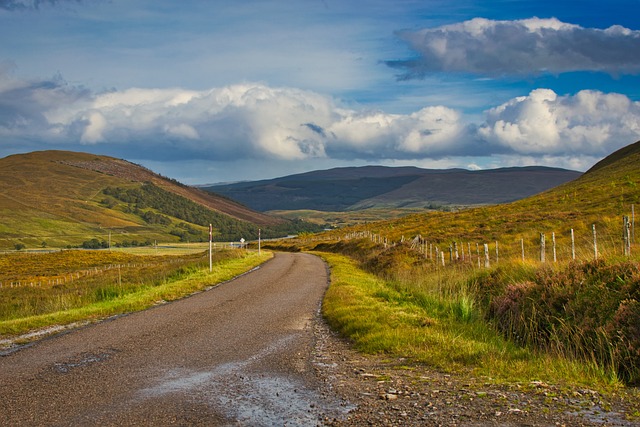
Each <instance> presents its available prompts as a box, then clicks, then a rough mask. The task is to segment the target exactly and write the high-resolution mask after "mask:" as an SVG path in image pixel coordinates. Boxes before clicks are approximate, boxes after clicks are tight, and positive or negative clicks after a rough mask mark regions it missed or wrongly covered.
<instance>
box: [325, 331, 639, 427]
mask: <svg viewBox="0 0 640 427" xmlns="http://www.w3.org/2000/svg"><path fill="white" fill-rule="evenodd" d="M315 334H316V351H315V355H314V357H315V365H316V368H315V369H316V374H317V375H318V376H319V377H320V378H321V381H322V382H323V384H324V387H325V388H326V389H327V390H330V391H331V392H332V393H335V395H337V397H338V398H340V399H342V400H343V401H346V402H349V403H351V404H352V405H353V408H352V410H351V411H350V412H349V413H348V414H347V415H346V416H344V417H341V418H340V419H333V420H331V419H325V422H326V424H327V425H331V426H336V427H338V426H639V425H640V418H638V417H637V415H638V410H639V406H640V402H639V400H638V397H639V396H640V393H639V392H638V390H637V389H633V390H627V391H624V392H622V393H620V394H617V395H613V396H602V395H601V394H600V393H598V392H596V391H594V390H588V389H567V388H566V387H565V388H562V387H558V386H555V385H551V384H545V383H543V382H537V381H536V382H531V383H528V384H509V385H504V384H497V383H496V382H495V381H491V380H490V379H488V378H478V377H473V376H471V375H468V374H451V375H450V374H445V373H442V372H437V371H432V370H430V369H429V368H428V367H426V366H424V365H419V364H414V363H409V362H408V361H406V360H403V359H393V358H389V357H385V356H380V355H373V356H372V355H363V354H361V353H358V352H357V351H355V350H354V349H353V348H352V347H351V345H350V344H349V342H348V341H347V340H345V339H343V338H340V337H339V336H338V335H337V334H336V333H334V332H332V331H331V330H330V329H329V328H328V326H327V325H326V323H325V322H324V321H323V320H322V319H318V321H317V322H316V326H315ZM634 411H635V415H636V418H635V419H628V416H627V415H628V414H634Z"/></svg>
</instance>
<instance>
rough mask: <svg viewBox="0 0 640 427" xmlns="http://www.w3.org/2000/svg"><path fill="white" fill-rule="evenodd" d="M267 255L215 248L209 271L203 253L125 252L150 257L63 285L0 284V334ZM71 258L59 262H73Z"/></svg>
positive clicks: (118, 308) (132, 304)
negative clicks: (162, 255) (178, 254)
mask: <svg viewBox="0 0 640 427" xmlns="http://www.w3.org/2000/svg"><path fill="white" fill-rule="evenodd" d="M38 256H40V257H42V258H40V261H41V262H40V263H39V264H40V265H48V263H47V262H46V261H47V256H46V255H45V254H41V255H38ZM87 256H89V255H87ZM109 256H114V257H116V258H115V259H120V260H121V259H122V258H118V257H121V256H122V254H111V255H110V254H109V253H106V252H102V253H101V257H102V258H100V259H101V260H102V262H104V260H105V258H107V259H108V257H109ZM270 256H272V255H271V254H270V253H269V252H266V251H263V253H262V255H258V254H257V253H255V252H247V251H244V250H225V251H220V252H217V253H214V266H213V267H214V268H213V271H212V272H211V273H210V272H209V268H208V267H209V265H208V256H206V254H205V253H199V254H191V255H186V256H173V257H160V258H161V259H158V257H149V258H146V257H141V256H128V257H127V259H135V260H138V261H153V262H152V263H151V264H146V263H140V264H139V265H140V266H132V267H129V268H122V267H121V268H114V269H109V270H104V271H102V272H101V273H100V274H96V275H92V276H86V277H81V278H80V279H78V280H74V281H71V282H69V283H66V284H64V285H54V286H45V287H30V286H22V287H13V288H10V287H3V288H2V289H0V335H17V334H21V333H24V332H27V331H29V330H31V329H35V328H42V327H47V326H51V325H59V324H66V323H71V322H77V321H81V320H87V319H96V318H103V317H106V316H111V315H114V314H121V313H126V312H130V311H136V310H142V309H145V308H147V307H150V306H152V305H154V304H157V303H159V302H163V301H170V300H174V299H177V298H181V297H184V296H186V295H189V294H190V293H192V292H195V291H198V290H201V289H204V288H205V287H207V286H211V285H214V284H216V283H219V282H222V281H225V280H229V279H231V278H232V277H234V276H236V275H238V274H241V273H243V272H245V271H247V270H249V269H251V268H252V267H254V266H256V265H258V264H260V263H262V262H264V261H266V260H267V259H268V258H269V257H270ZM131 257H133V258H131ZM25 259H26V258H25ZM72 262H73V261H72V260H70V261H69V263H70V264H66V267H64V268H73V264H71V263H72ZM86 262H87V260H86V259H83V257H82V256H81V255H79V256H78V259H77V264H76V265H75V266H76V267H78V266H81V267H82V268H85V267H86ZM50 268H51V270H50V271H49V272H50V274H56V272H55V268H54V267H50ZM58 268H62V266H61V265H59V266H58Z"/></svg>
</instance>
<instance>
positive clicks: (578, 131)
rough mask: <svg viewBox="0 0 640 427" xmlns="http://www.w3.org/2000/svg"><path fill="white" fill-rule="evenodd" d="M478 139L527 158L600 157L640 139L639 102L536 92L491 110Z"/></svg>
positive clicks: (620, 97) (614, 96) (617, 97)
mask: <svg viewBox="0 0 640 427" xmlns="http://www.w3.org/2000/svg"><path fill="white" fill-rule="evenodd" d="M478 133H479V135H480V136H481V137H482V138H483V139H484V140H486V141H489V142H490V143H492V144H493V145H495V146H497V147H502V148H505V149H507V150H508V151H510V152H514V153H519V154H527V155H571V154H573V155H578V154H579V155H602V154H607V153H609V152H612V151H614V150H616V149H617V148H619V147H621V146H624V145H627V144H630V143H632V142H635V141H636V140H638V139H640V103H639V102H633V101H631V100H630V99H629V98H627V97H626V96H624V95H621V94H615V93H612V94H605V93H602V92H598V91H591V90H583V91H580V92H578V93H577V94H575V95H565V96H559V95H557V94H556V93H555V92H554V91H552V90H550V89H537V90H534V91H532V92H531V93H530V94H529V95H528V96H522V97H518V98H514V99H512V100H510V101H508V102H506V103H504V104H502V105H500V106H498V107H495V108H492V109H491V110H489V111H487V115H486V122H485V123H484V124H483V125H482V126H481V127H480V128H479V129H478Z"/></svg>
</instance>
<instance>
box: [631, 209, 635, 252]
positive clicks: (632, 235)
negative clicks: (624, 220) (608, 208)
mask: <svg viewBox="0 0 640 427" xmlns="http://www.w3.org/2000/svg"><path fill="white" fill-rule="evenodd" d="M631 242H632V243H635V242H636V212H635V207H634V205H631Z"/></svg>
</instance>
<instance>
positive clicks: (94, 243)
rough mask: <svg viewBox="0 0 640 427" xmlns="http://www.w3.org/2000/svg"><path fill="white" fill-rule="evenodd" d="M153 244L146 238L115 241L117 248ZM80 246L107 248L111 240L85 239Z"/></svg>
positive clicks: (84, 247) (85, 247)
mask: <svg viewBox="0 0 640 427" xmlns="http://www.w3.org/2000/svg"><path fill="white" fill-rule="evenodd" d="M151 244H152V243H151V240H146V241H144V242H138V241H137V240H131V241H129V240H123V241H122V242H117V243H115V244H114V245H113V246H115V247H116V248H129V247H135V246H151ZM80 247H81V248H82V249H107V248H108V247H109V242H107V241H106V240H98V239H91V240H85V241H84V242H82V245H80Z"/></svg>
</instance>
